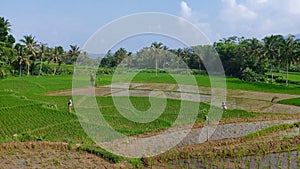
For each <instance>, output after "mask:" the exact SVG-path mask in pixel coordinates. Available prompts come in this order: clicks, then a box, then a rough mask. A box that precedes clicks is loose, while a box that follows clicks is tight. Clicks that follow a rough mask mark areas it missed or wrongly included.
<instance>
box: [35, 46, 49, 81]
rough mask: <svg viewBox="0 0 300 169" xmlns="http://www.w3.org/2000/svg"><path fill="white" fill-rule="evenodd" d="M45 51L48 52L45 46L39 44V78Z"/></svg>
mask: <svg viewBox="0 0 300 169" xmlns="http://www.w3.org/2000/svg"><path fill="white" fill-rule="evenodd" d="M47 51H48V47H47V44H45V43H40V45H39V51H38V53H37V54H38V58H39V59H40V70H39V76H40V75H41V74H42V69H43V64H44V60H45V58H46V55H47Z"/></svg>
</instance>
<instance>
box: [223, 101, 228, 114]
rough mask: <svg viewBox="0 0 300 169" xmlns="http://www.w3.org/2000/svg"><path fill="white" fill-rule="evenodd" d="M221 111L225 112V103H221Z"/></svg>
mask: <svg viewBox="0 0 300 169" xmlns="http://www.w3.org/2000/svg"><path fill="white" fill-rule="evenodd" d="M222 110H223V113H224V112H225V111H226V110H227V106H226V104H225V102H222Z"/></svg>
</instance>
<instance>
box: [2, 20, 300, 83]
mask: <svg viewBox="0 0 300 169" xmlns="http://www.w3.org/2000/svg"><path fill="white" fill-rule="evenodd" d="M10 27H11V24H10V22H9V21H8V20H7V19H5V18H4V17H0V77H5V76H7V75H12V76H22V75H27V76H29V75H39V76H40V75H43V74H52V75H55V74H57V73H59V71H60V66H61V65H62V64H70V65H73V66H75V65H76V60H77V58H78V57H79V56H80V54H82V53H84V52H82V51H81V50H80V48H79V47H78V46H77V45H70V49H69V50H67V51H65V50H64V49H63V47H62V46H55V47H49V46H48V45H47V44H46V43H41V42H38V41H37V40H36V39H35V37H34V36H33V35H24V36H23V38H22V39H21V40H19V42H16V40H15V38H14V37H13V36H12V35H11V34H10V30H11V29H10ZM148 49H149V50H153V53H152V54H150V55H149V56H148V55H147V54H145V53H147V52H145V51H147V50H148ZM161 51H168V52H169V53H172V54H173V55H174V56H176V57H178V58H180V60H181V61H183V62H185V64H186V65H187V66H188V67H189V68H190V69H192V70H198V71H195V72H200V73H201V72H202V73H203V72H204V73H205V72H206V67H207V66H208V65H207V64H206V65H205V64H204V62H203V61H207V62H206V63H209V62H211V63H213V60H214V59H215V58H216V57H219V58H220V60H221V62H222V64H223V67H224V71H225V74H226V75H228V76H232V77H237V78H240V79H243V80H246V81H265V82H268V81H270V82H273V81H275V80H276V78H277V77H275V76H273V73H274V72H279V71H285V72H286V85H288V71H290V70H293V71H300V66H299V63H300V42H299V40H298V39H295V36H293V35H288V36H287V37H284V36H282V35H271V36H266V37H264V38H263V39H262V40H258V39H256V38H251V39H247V38H244V37H237V36H233V37H229V38H224V39H221V40H219V41H218V42H215V43H214V44H213V45H198V46H193V47H191V48H178V49H169V48H168V47H167V46H165V45H164V44H163V43H161V42H153V43H152V44H151V45H150V46H149V47H145V48H143V49H141V50H139V51H136V53H134V54H133V53H132V52H129V51H126V49H124V48H119V49H118V50H117V51H115V52H114V53H112V52H111V51H108V52H107V54H106V56H105V57H103V58H102V60H101V62H100V65H99V66H100V67H103V68H107V69H114V68H116V67H117V66H118V65H119V64H120V63H121V62H122V61H123V62H124V60H125V61H126V62H127V66H128V68H130V67H138V66H141V65H138V64H140V63H141V62H139V60H140V59H141V58H144V59H145V58H146V59H148V60H149V62H144V63H150V62H151V64H152V62H153V64H154V66H155V68H156V70H157V68H158V67H159V68H163V67H164V66H165V65H168V64H171V62H172V60H171V59H172V58H169V59H166V58H165V59H161V57H159V53H161ZM158 52H159V53H158ZM85 55H87V54H85ZM135 56H138V57H135ZM50 65H51V66H50ZM175 68H176V67H175ZM181 68H182V67H178V66H177V69H181ZM110 72H112V71H110ZM156 73H157V71H156Z"/></svg>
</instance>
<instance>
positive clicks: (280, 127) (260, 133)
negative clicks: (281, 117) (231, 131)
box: [244, 122, 300, 139]
mask: <svg viewBox="0 0 300 169" xmlns="http://www.w3.org/2000/svg"><path fill="white" fill-rule="evenodd" d="M299 126H300V122H297V123H293V124H281V125H277V126H272V127H269V128H265V129H263V130H260V131H257V132H255V133H250V134H248V135H246V136H244V138H245V139H253V138H255V137H259V136H263V135H266V134H268V133H273V132H278V131H283V130H286V129H290V128H294V127H299Z"/></svg>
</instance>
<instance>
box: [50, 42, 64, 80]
mask: <svg viewBox="0 0 300 169" xmlns="http://www.w3.org/2000/svg"><path fill="white" fill-rule="evenodd" d="M63 54H64V50H63V47H61V46H56V47H55V48H54V49H51V50H50V58H49V60H48V63H49V62H52V63H54V69H53V75H55V74H56V72H57V70H58V69H59V68H60V65H61V63H62V62H63ZM56 65H58V68H57V67H56Z"/></svg>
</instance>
